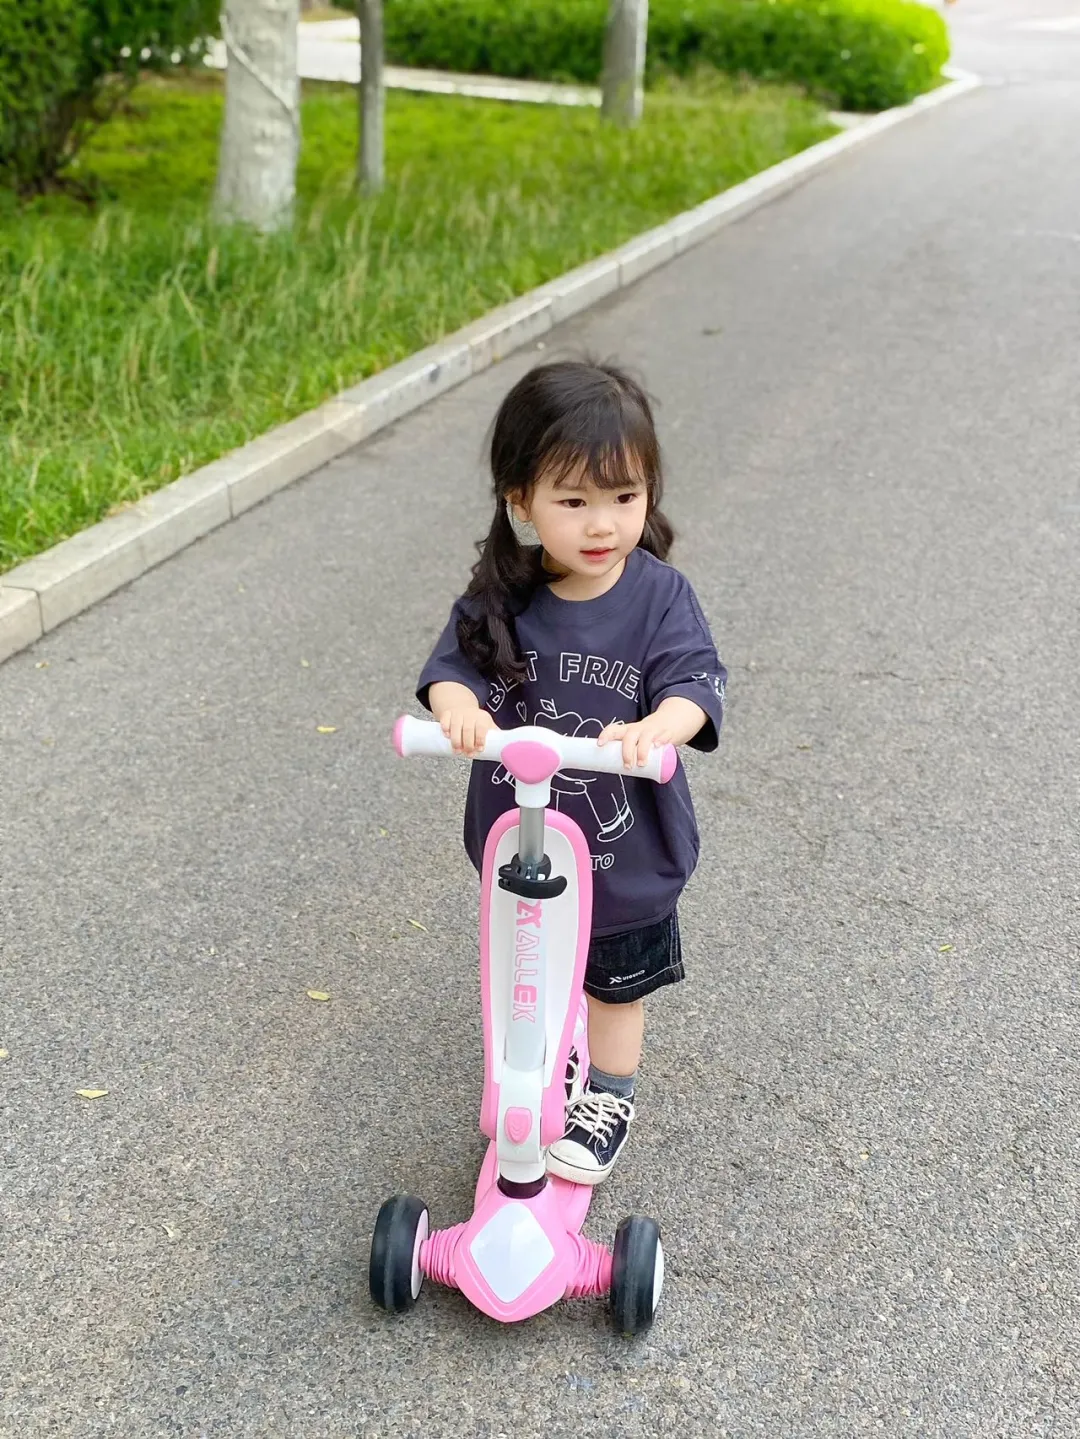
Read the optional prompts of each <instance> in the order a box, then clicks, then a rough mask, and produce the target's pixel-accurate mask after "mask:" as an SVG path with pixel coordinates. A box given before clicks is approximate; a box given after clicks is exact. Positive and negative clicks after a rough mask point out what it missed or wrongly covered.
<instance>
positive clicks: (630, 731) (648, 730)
mask: <svg viewBox="0 0 1080 1439" xmlns="http://www.w3.org/2000/svg"><path fill="white" fill-rule="evenodd" d="M609 740H619V741H621V743H622V753H623V764H624V765H625V766H626V768H627V769H632V768H633V767H634V766H635V765H636V766H637V767H638V768H640V767H641V766H642V765H645V764H648V762H649V753H650V751H651V750H653V749H654V748H655V747H656V746H657V745H665V744H671V742H672V739H671V721H670V719H669V718H668V717H666V716H664V715H661V714H659V713H657V714H652V715H646V716H645V718H644V719H643V720H638V721H637V722H636V723H635V724H624V723H623V721H622V720H616V722H615V723H614V724H609V725H608V726H607V728H606V729H604V730H602V731H601V732H600V737H599V739H598V740H597V741H596V743H597V744H607V742H608V741H609Z"/></svg>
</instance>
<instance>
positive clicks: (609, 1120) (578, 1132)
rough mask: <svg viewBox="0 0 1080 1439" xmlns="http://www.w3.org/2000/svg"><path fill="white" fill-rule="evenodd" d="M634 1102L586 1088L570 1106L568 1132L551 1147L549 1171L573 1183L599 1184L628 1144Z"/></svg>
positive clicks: (567, 1118)
mask: <svg viewBox="0 0 1080 1439" xmlns="http://www.w3.org/2000/svg"><path fill="white" fill-rule="evenodd" d="M633 1118H634V1105H633V1102H632V1101H631V1100H629V1099H623V1098H621V1097H620V1096H619V1095H618V1094H608V1092H607V1091H606V1090H604V1089H587V1090H586V1091H585V1093H584V1094H583V1095H582V1096H581V1098H580V1099H577V1100H575V1101H574V1102H573V1103H572V1104H569V1105H567V1109H566V1133H565V1134H564V1135H563V1137H562V1138H561V1139H559V1140H556V1142H555V1143H554V1144H553V1145H552V1146H551V1148H550V1149H549V1150H548V1156H547V1167H548V1173H549V1174H557V1175H559V1177H560V1178H562V1179H569V1180H571V1181H572V1182H573V1183H574V1184H599V1183H600V1181H601V1180H603V1179H606V1178H607V1177H608V1175H609V1174H610V1173H611V1171H612V1169H613V1168H614V1166H615V1161H616V1159H618V1157H619V1154H620V1153H621V1151H622V1147H623V1145H624V1144H625V1143H626V1136H627V1134H628V1133H629V1130H630V1123H631V1120H632V1119H633Z"/></svg>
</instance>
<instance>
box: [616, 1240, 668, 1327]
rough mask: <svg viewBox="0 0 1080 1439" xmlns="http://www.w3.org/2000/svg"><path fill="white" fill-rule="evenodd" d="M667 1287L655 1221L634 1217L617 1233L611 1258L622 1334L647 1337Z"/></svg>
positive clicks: (661, 1246) (618, 1323)
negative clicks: (662, 1294)
mask: <svg viewBox="0 0 1080 1439" xmlns="http://www.w3.org/2000/svg"><path fill="white" fill-rule="evenodd" d="M663 1286H664V1249H663V1245H662V1244H661V1243H660V1226H659V1224H657V1222H656V1220H655V1219H646V1218H645V1217H644V1216H643V1215H640V1214H634V1215H631V1216H630V1218H629V1219H624V1220H623V1221H622V1223H621V1224H620V1225H619V1227H618V1229H616V1231H615V1248H614V1251H613V1252H612V1256H611V1317H612V1319H613V1320H614V1322H615V1328H616V1329H617V1330H618V1332H619V1333H620V1334H626V1335H634V1334H644V1333H645V1330H646V1329H648V1327H649V1326H650V1324H652V1322H653V1316H654V1315H655V1314H656V1306H657V1305H658V1304H659V1303H660V1291H661V1289H662V1288H663Z"/></svg>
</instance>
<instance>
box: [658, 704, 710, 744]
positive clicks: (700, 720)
mask: <svg viewBox="0 0 1080 1439" xmlns="http://www.w3.org/2000/svg"><path fill="white" fill-rule="evenodd" d="M649 718H650V719H654V720H656V721H657V722H658V723H659V724H660V726H661V731H662V733H663V735H664V738H663V739H660V740H656V741H655V743H657V744H674V745H680V744H689V743H690V741H691V740H692V739H693V738H694V736H695V735H696V734H697V733H698V731H699V730H700V729H701V727H702V725H704V723H705V721H706V720H707V719H708V718H709V716H708V715H707V714H706V713H705V711H704V710H703V709H702V708H701V706H700V705H696V704H695V703H694V701H693V700H688V699H684V698H683V696H682V695H668V697H667V699H666V700H661V701H660V703H659V704H658V705H657V707H656V710H655V711H654V712H653V714H651V715H650V716H649Z"/></svg>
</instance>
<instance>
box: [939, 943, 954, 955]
mask: <svg viewBox="0 0 1080 1439" xmlns="http://www.w3.org/2000/svg"><path fill="white" fill-rule="evenodd" d="M954 948H955V945H951V944H939V945H938V951H937V952H938V954H952V952H953V949H954Z"/></svg>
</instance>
